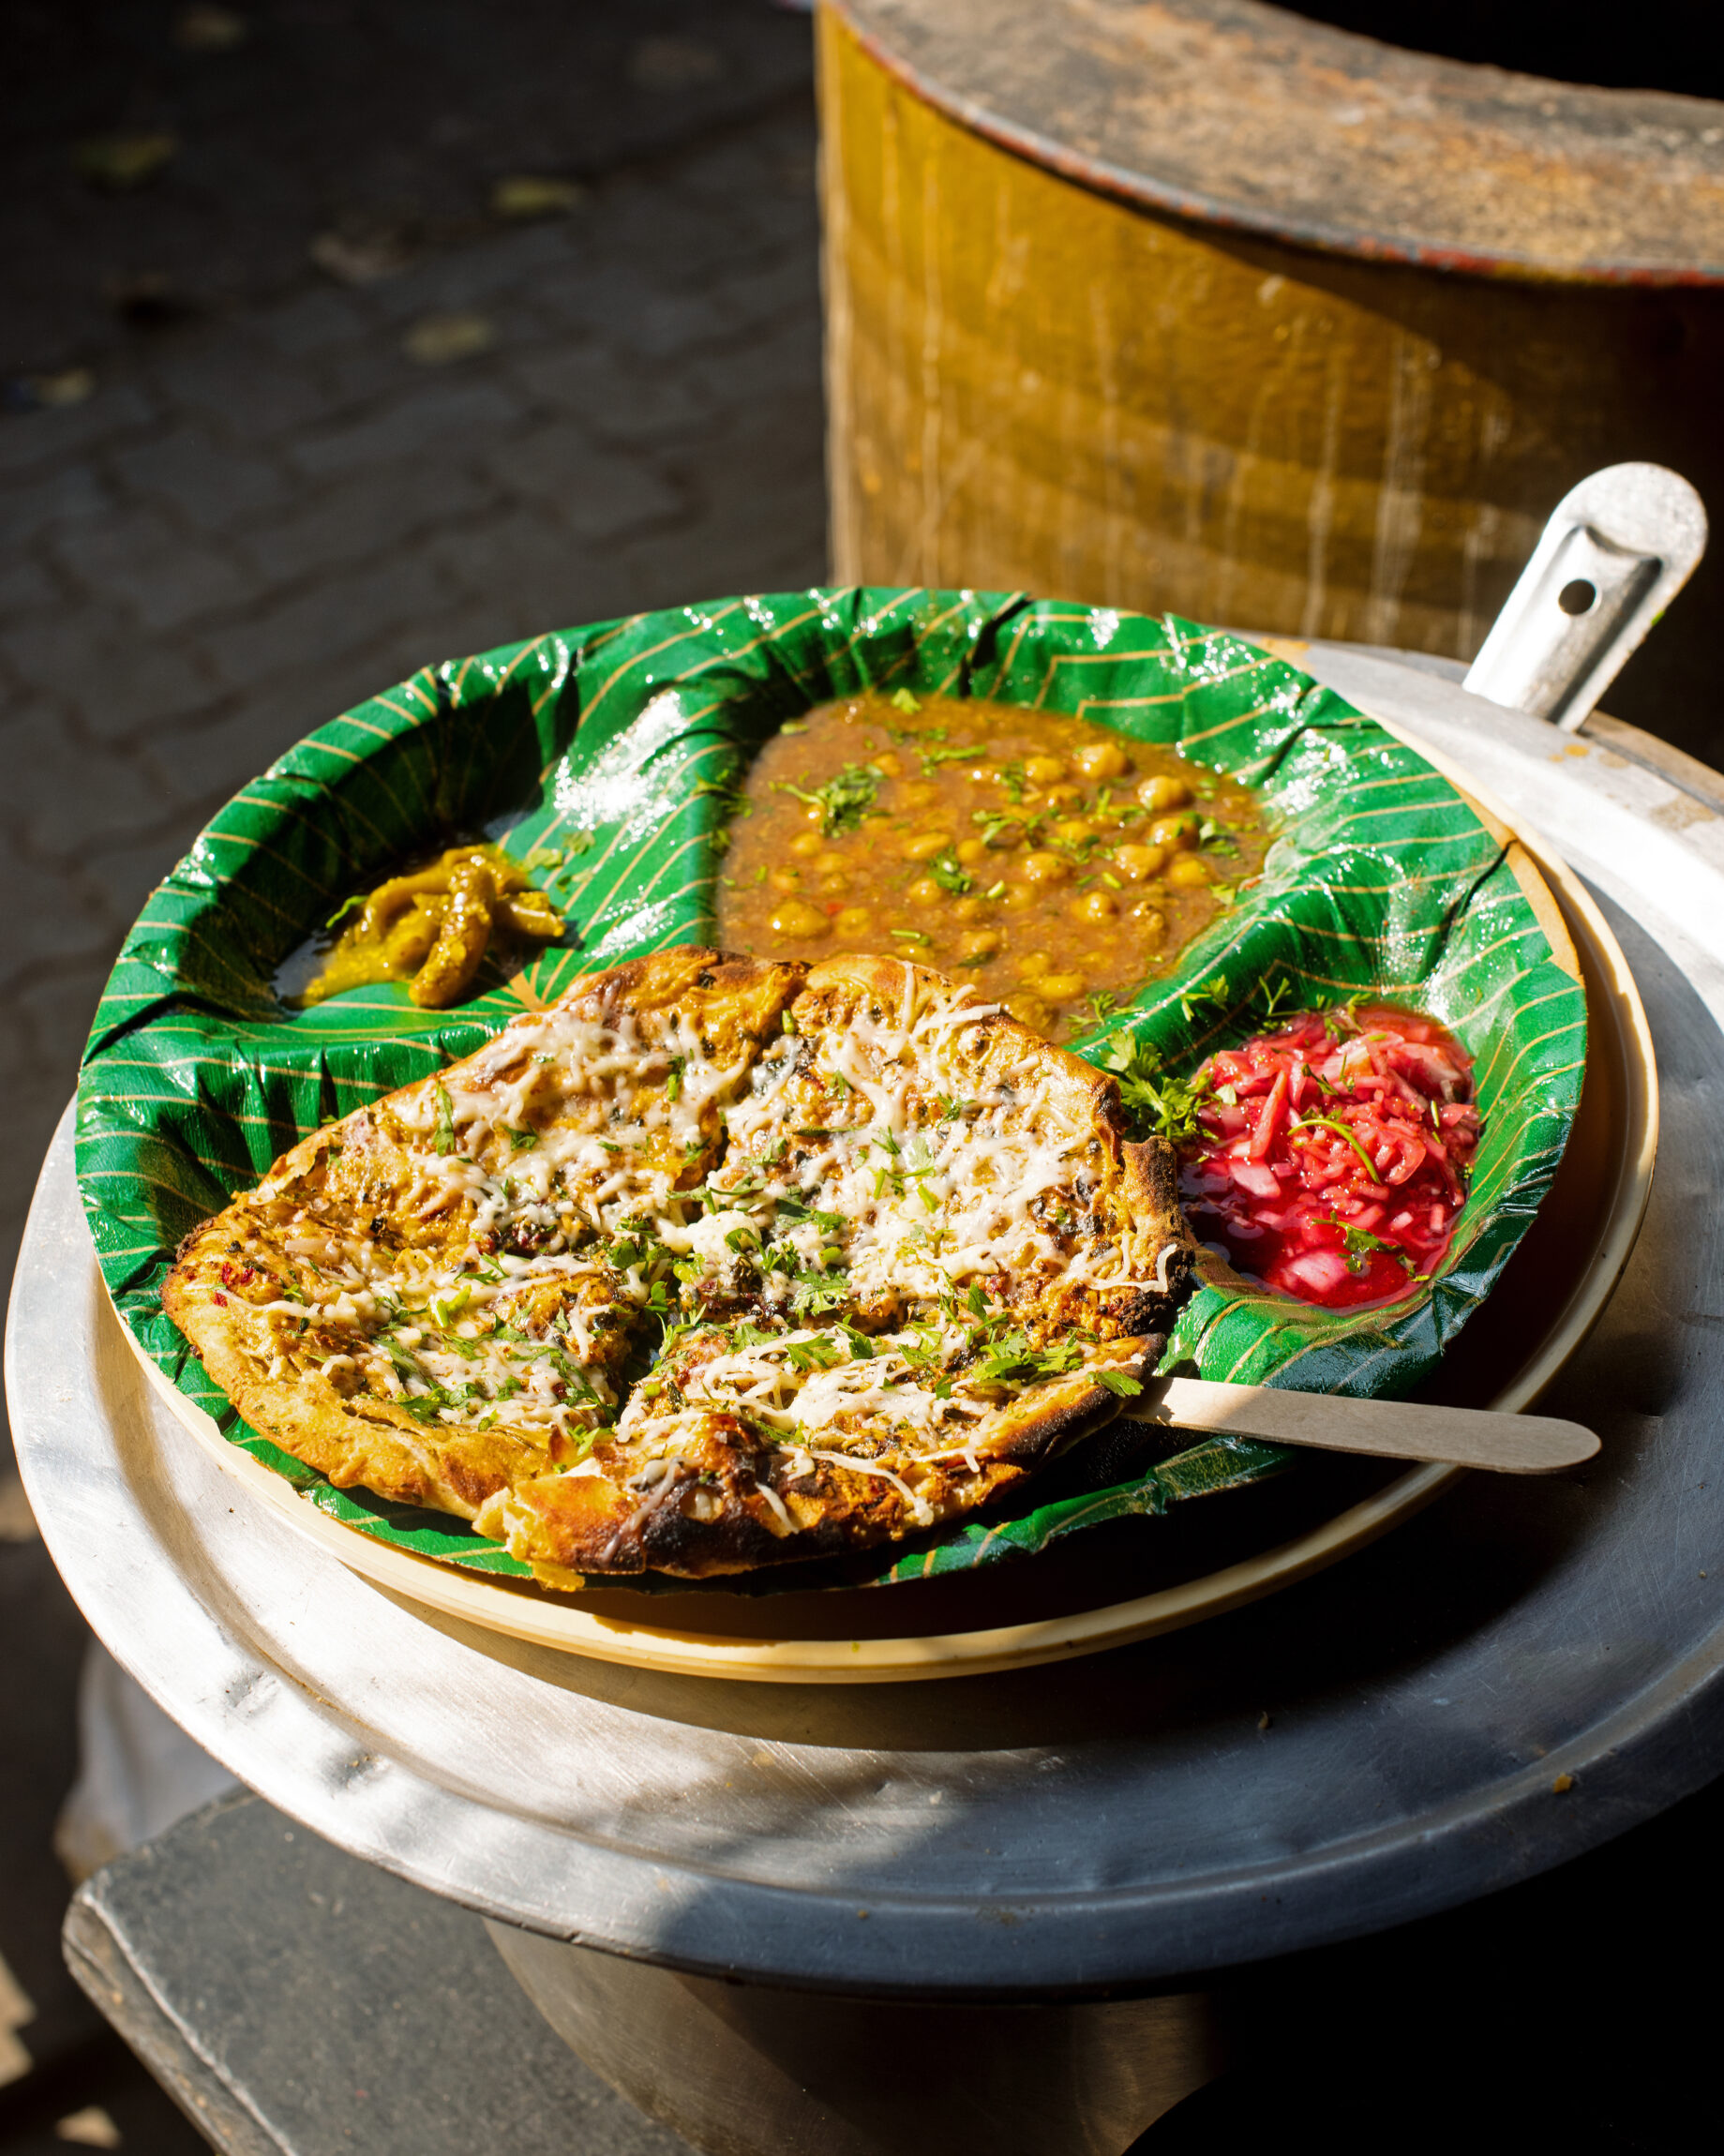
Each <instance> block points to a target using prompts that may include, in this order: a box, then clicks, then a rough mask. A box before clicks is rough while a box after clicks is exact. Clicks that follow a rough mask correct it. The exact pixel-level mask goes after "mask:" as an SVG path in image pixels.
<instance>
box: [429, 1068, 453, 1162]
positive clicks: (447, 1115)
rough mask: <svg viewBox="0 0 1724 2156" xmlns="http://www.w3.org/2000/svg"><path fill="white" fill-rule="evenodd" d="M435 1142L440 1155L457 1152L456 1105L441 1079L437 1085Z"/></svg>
mask: <svg viewBox="0 0 1724 2156" xmlns="http://www.w3.org/2000/svg"><path fill="white" fill-rule="evenodd" d="M433 1142H434V1144H435V1145H436V1147H437V1150H438V1151H439V1152H440V1153H453V1152H454V1150H455V1103H454V1101H453V1100H450V1098H449V1088H448V1087H447V1086H446V1085H443V1084H442V1080H441V1079H440V1080H439V1081H438V1085H437V1136H436V1138H435V1140H434V1141H433Z"/></svg>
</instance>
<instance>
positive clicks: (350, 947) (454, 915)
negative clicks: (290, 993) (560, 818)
mask: <svg viewBox="0 0 1724 2156" xmlns="http://www.w3.org/2000/svg"><path fill="white" fill-rule="evenodd" d="M354 905H357V906H358V908H359V910H358V912H357V914H356V915H354V916H353V917H352V919H350V920H349V921H348V922H347V925H346V926H345V927H343V928H342V930H341V932H340V934H339V935H338V936H337V938H336V940H335V943H334V945H333V946H332V947H331V949H330V951H329V952H328V955H327V956H326V957H325V958H324V960H323V963H322V966H321V967H320V968H319V970H318V972H317V973H316V975H315V976H314V977H313V979H312V980H311V981H309V982H307V985H306V987H305V988H304V989H303V990H301V992H300V994H299V995H298V996H296V997H294V998H293V1000H294V1001H295V1002H297V1003H299V1004H302V1005H308V1004H313V1003H322V1002H323V1001H325V1000H326V999H327V998H328V997H329V996H339V995H341V994H343V993H344V992H345V991H346V990H348V989H350V988H368V987H370V986H371V985H372V984H373V983H375V982H377V981H409V982H410V983H411V985H410V987H409V989H408V994H409V995H410V996H412V1000H413V1001H414V1002H415V1003H416V1004H418V1005H419V1007H420V1008H421V1009H422V1010H425V1011H446V1010H447V1009H448V1008H449V1006H450V1005H451V1004H453V1003H457V1002H458V1001H459V1000H460V998H461V997H462V996H464V995H465V994H466V993H467V991H468V990H469V989H470V988H471V987H472V982H473V978H474V976H475V975H476V974H477V972H478V970H479V966H480V964H481V962H482V961H483V960H484V957H485V954H486V952H487V951H488V950H489V949H490V947H491V942H492V939H493V937H495V936H504V937H507V938H508V939H510V940H511V941H513V942H517V943H522V942H539V943H553V942H555V941H556V939H557V938H558V937H559V936H562V933H563V926H564V924H563V921H562V915H561V914H559V913H558V912H557V910H556V908H555V907H554V906H552V905H551V903H550V901H549V900H548V899H547V897H546V895H545V893H544V892H543V891H540V890H539V889H538V888H537V886H536V885H534V884H533V883H532V882H530V881H529V880H528V877H527V876H526V875H525V873H524V872H523V871H522V869H521V868H520V867H519V866H518V865H517V863H516V862H514V861H511V860H510V859H509V857H508V856H507V854H505V853H503V852H502V849H501V848H500V847H498V846H450V847H449V848H448V849H447V850H446V851H445V852H444V853H443V854H442V855H441V856H440V857H439V859H438V860H436V861H433V862H431V863H430V865H429V866H428V867H426V868H421V869H415V870H413V871H412V873H410V874H408V875H404V876H391V877H389V879H388V880H387V881H386V882H384V883H380V884H379V885H378V886H377V888H376V890H375V891H370V892H368V893H367V894H365V896H364V897H363V898H359V899H354V900H350V901H349V908H351V907H352V906H354ZM345 910H348V909H344V911H345ZM339 918H340V917H339V916H337V919H339Z"/></svg>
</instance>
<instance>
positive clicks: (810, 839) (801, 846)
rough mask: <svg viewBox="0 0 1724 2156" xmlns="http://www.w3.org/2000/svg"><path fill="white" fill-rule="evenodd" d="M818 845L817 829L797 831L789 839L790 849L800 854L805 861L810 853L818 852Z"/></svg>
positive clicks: (819, 840)
mask: <svg viewBox="0 0 1724 2156" xmlns="http://www.w3.org/2000/svg"><path fill="white" fill-rule="evenodd" d="M820 846H821V839H820V834H819V832H818V831H798V832H797V834H796V836H795V837H794V838H793V839H792V840H791V841H790V851H791V852H792V853H797V854H801V855H802V859H803V860H804V861H806V860H807V859H808V858H809V856H810V855H811V854H817V853H818V852H819V850H820Z"/></svg>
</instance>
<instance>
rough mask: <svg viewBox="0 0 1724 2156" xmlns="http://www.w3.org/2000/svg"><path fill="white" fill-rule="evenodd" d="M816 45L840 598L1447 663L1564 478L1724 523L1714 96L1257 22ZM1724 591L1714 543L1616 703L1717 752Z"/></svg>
mask: <svg viewBox="0 0 1724 2156" xmlns="http://www.w3.org/2000/svg"><path fill="white" fill-rule="evenodd" d="M820 37H821V48H820V49H821V73H820V98H821V115H822V123H823V128H824V143H825V148H824V157H825V234H826V273H825V274H826V304H827V326H828V391H829V406H830V412H831V432H830V460H831V481H832V503H833V508H832V536H833V566H834V573H835V575H836V576H838V577H839V578H840V579H842V580H846V581H848V580H857V581H862V582H869V583H879V584H907V583H922V584H929V585H956V584H968V585H971V586H974V587H976V588H978V589H982V590H1013V589H1019V590H1024V591H1049V592H1057V593H1059V594H1061V595H1062V596H1071V597H1072V598H1078V599H1085V600H1092V601H1096V602H1099V603H1102V604H1106V605H1110V606H1133V607H1147V608H1149V609H1151V610H1153V611H1160V610H1161V609H1162V608H1163V607H1171V608H1172V609H1173V610H1174V611H1175V612H1177V613H1180V614H1184V615H1187V616H1189V617H1191V618H1192V619H1193V620H1196V621H1251V622H1253V623H1255V624H1256V625H1257V626H1258V627H1260V628H1265V629H1271V630H1279V631H1283V632H1287V633H1290V634H1293V635H1297V636H1306V637H1312V636H1325V637H1357V638H1360V639H1363V640H1365V641H1368V642H1372V643H1384V644H1397V645H1402V646H1406V647H1412V648H1415V649H1418V650H1422V651H1433V652H1441V653H1446V654H1447V655H1450V656H1453V657H1458V658H1463V659H1465V658H1471V657H1472V655H1473V654H1474V652H1475V651H1477V648H1478V644H1479V641H1480V639H1481V638H1482V637H1483V636H1484V634H1485V631H1486V630H1487V628H1488V627H1489V626H1490V623H1491V621H1492V617H1493V616H1494V615H1495V613H1496V611H1497V609H1498V607H1499V606H1501V605H1502V603H1503V600H1504V598H1505V596H1506V594H1507V591H1508V588H1509V586H1510V584H1511V583H1512V582H1513V581H1514V578H1515V576H1516V573H1517V572H1518V570H1519V569H1520V567H1521V565H1522V562H1523V561H1525V560H1526V558H1527V556H1528V554H1529V553H1530V552H1531V550H1532V546H1533V543H1534V541H1535V539H1536V538H1537V532H1538V528H1539V526H1540V525H1541V524H1542V523H1543V521H1544V518H1545V516H1546V514H1547V513H1548V511H1549V509H1550V506H1551V504H1552V502H1554V501H1556V500H1557V499H1558V498H1559V497H1560V496H1561V495H1562V494H1564V493H1565V491H1566V490H1567V488H1568V487H1570V486H1572V485H1573V483H1574V482H1575V481H1576V480H1578V479H1580V478H1581V477H1582V474H1584V473H1585V472H1589V471H1591V470H1593V469H1594V468H1595V467H1597V466H1601V465H1607V464H1612V463H1616V462H1619V461H1624V460H1631V459H1650V460H1652V461H1655V462H1658V463H1663V464H1669V465H1672V466H1674V467H1675V468H1676V469H1677V470H1678V471H1681V472H1685V473H1686V474H1687V477H1688V478H1690V479H1691V480H1692V481H1693V482H1694V483H1695V485H1696V486H1697V487H1699V489H1700V491H1701V494H1702V497H1703V498H1705V499H1706V500H1708V501H1712V502H1717V501H1719V500H1724V420H1721V419H1720V414H1719V408H1718V400H1717V395H1716V383H1717V380H1718V378H1719V375H1720V371H1721V370H1724V287H1721V284H1720V280H1721V279H1724V104H1717V103H1712V102H1709V101H1707V100H1704V99H1701V98H1696V97H1674V96H1670V95H1667V94H1664V93H1662V92H1655V91H1638V90H1636V91H1629V90H1604V89H1589V88H1582V87H1577V86H1574V85H1571V84H1567V83H1559V82H1546V81H1541V80H1538V79H1537V78H1534V77H1531V76H1522V75H1510V74H1507V73H1504V72H1502V71H1501V70H1498V69H1496V68H1486V67H1471V66H1466V65H1462V64H1461V63H1459V62H1455V61H1449V60H1441V59H1433V58H1431V57H1429V56H1426V55H1423V54H1418V53H1413V52H1399V51H1396V50H1394V49H1393V48H1391V47H1388V46H1385V45H1380V44H1377V43H1375V42H1373V41H1372V40H1371V39H1369V38H1365V37H1355V36H1352V35H1350V34H1348V33H1346V32H1343V31H1340V30H1333V29H1329V28H1327V27H1325V26H1323V25H1321V24H1317V23H1312V22H1306V21H1303V20H1302V19H1300V18H1299V17H1297V16H1294V15H1291V14H1288V13H1286V12H1284V11H1283V10H1282V9H1280V8H1277V7H1264V6H1260V5H1256V4H1255V0H1144V4H1141V5H1133V6H1121V5H1099V4H1097V0H1044V4H1043V5H1041V6H1038V7H1022V6H1020V5H1017V4H1016V0H829V4H828V5H827V6H826V7H823V8H822V9H821V32H820ZM1708 594H1709V595H1710V596H1707V595H1708ZM1721 597H1724V556H1720V557H1719V558H1717V559H1716V560H1715V561H1713V562H1711V563H1709V564H1707V565H1705V566H1703V567H1702V570H1701V572H1700V576H1699V578H1698V579H1697V583H1696V594H1695V596H1694V597H1693V598H1692V599H1689V600H1687V601H1685V602H1684V603H1683V604H1681V605H1679V606H1677V608H1676V609H1675V611H1674V613H1673V614H1672V618H1671V621H1670V622H1669V623H1668V624H1667V625H1666V626H1665V628H1664V629H1663V630H1662V631H1661V632H1660V635H1659V636H1658V637H1657V639H1656V640H1655V641H1654V643H1653V645H1652V646H1650V647H1649V648H1648V650H1647V651H1646V652H1645V654H1644V655H1643V656H1642V658H1641V659H1639V660H1638V661H1637V662H1636V664H1635V666H1634V667H1633V669H1632V671H1631V673H1630V675H1629V676H1628V678H1627V681H1625V683H1624V686H1623V689H1622V691H1621V692H1619V694H1618V696H1617V697H1616V704H1615V708H1616V709H1617V710H1618V711H1619V712H1620V713H1621V714H1622V715H1623V716H1625V717H1627V718H1628V719H1630V720H1633V721H1634V722H1636V723H1637V724H1639V725H1641V726H1645V727H1648V728H1650V729H1652V730H1654V731H1656V732H1657V733H1660V734H1662V735H1665V736H1666V737H1667V738H1669V739H1672V740H1676V741H1681V742H1682V743H1683V745H1685V746H1687V747H1689V748H1692V749H1695V750H1696V751H1697V752H1698V753H1702V754H1714V755H1716V753H1717V749H1718V747H1719V745H1720V741H1724V737H1721V736H1720V735H1719V734H1718V732H1717V726H1716V721H1715V720H1714V719H1713V717H1712V716H1711V713H1712V711H1713V710H1714V706H1715V701H1716V699H1715V698H1714V697H1713V696H1712V695H1711V691H1710V669H1711V666H1712V661H1711V657H1710V626H1711V619H1712V617H1713V615H1714V614H1715V613H1716V611H1717V606H1718V605H1719V603H1720V598H1721Z"/></svg>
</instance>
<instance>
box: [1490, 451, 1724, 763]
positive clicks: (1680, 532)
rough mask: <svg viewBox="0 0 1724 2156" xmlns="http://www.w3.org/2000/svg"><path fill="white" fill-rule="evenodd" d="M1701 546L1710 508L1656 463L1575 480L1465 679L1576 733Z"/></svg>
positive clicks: (1495, 700)
mask: <svg viewBox="0 0 1724 2156" xmlns="http://www.w3.org/2000/svg"><path fill="white" fill-rule="evenodd" d="M1705 551H1706V510H1705V504H1704V503H1703V502H1702V501H1701V498H1700V496H1699V495H1698V494H1697V493H1696V492H1695V491H1694V489H1693V487H1690V486H1689V485H1688V482H1687V480H1686V479H1684V478H1683V477H1682V476H1681V474H1680V473H1679V472H1670V471H1667V470H1666V469H1665V467H1664V466H1663V465H1662V464H1612V465H1607V466H1606V468H1605V469H1604V470H1603V471H1602V472H1594V473H1593V474H1592V476H1591V477H1590V478H1589V479H1582V481H1581V483H1580V485H1579V486H1578V487H1570V489H1569V490H1568V492H1567V494H1565V495H1564V496H1563V498H1562V500H1561V501H1560V502H1558V503H1557V505H1556V510H1555V513H1554V514H1553V515H1552V518H1551V521H1550V522H1549V523H1548V524H1547V525H1546V526H1545V528H1544V532H1543V533H1542V535H1541V536H1540V538H1539V541H1538V544H1537V546H1536V547H1535V548H1534V549H1533V558H1532V560H1531V561H1529V562H1528V563H1527V564H1526V567H1525V568H1524V569H1522V572H1521V576H1520V579H1519V581H1518V582H1517V583H1516V585H1515V588H1514V590H1513V591H1511V592H1510V593H1509V594H1508V600H1507V605H1506V606H1504V608H1503V610H1502V612H1501V613H1500V614H1499V615H1498V616H1497V618H1496V620H1495V621H1494V622H1493V623H1492V629H1491V634H1490V635H1489V636H1487V637H1486V638H1485V640H1484V645H1483V648H1482V649H1481V650H1480V651H1479V654H1478V656H1477V658H1476V659H1475V660H1474V661H1473V666H1472V671H1471V672H1470V673H1469V674H1468V675H1467V677H1466V680H1465V681H1464V682H1463V683H1462V686H1463V687H1465V688H1468V689H1470V690H1471V691H1472V692H1473V694H1474V695H1475V696H1488V697H1489V698H1490V700H1491V701H1492V703H1493V704H1506V705H1507V706H1508V707H1509V709H1510V710H1513V711H1530V712H1531V713H1532V714H1533V716H1534V717H1535V718H1537V719H1550V720H1551V721H1552V722H1553V724H1555V725H1556V726H1561V727H1563V728H1564V729H1565V730H1566V731H1567V732H1568V733H1573V732H1574V731H1575V730H1576V729H1577V728H1578V727H1579V726H1581V724H1582V721H1583V720H1584V719H1585V718H1586V716H1587V714H1588V713H1589V712H1590V711H1591V710H1592V708H1593V706H1594V705H1595V704H1596V703H1597V701H1598V698H1599V697H1600V696H1602V695H1603V694H1604V692H1605V690H1606V689H1607V688H1609V686H1610V685H1611V683H1612V681H1614V680H1615V679H1616V676H1617V674H1618V673H1619V672H1620V671H1621V670H1622V667H1623V666H1624V664H1625V662H1626V661H1627V658H1628V656H1629V654H1630V653H1631V652H1633V651H1636V650H1637V649H1638V648H1639V646H1640V645H1641V643H1642V640H1643V639H1644V637H1645V635H1646V632H1647V630H1648V629H1650V628H1651V627H1652V625H1653V623H1654V622H1655V621H1657V619H1658V617H1659V616H1660V615H1661V614H1662V613H1663V611H1664V609H1665V607H1666V606H1669V605H1670V603H1671V601H1672V599H1673V598H1674V597H1675V596H1676V593H1677V592H1678V591H1681V589H1682V587H1683V586H1684V585H1685V584H1686V583H1687V580H1688V578H1689V576H1691V575H1692V574H1693V572H1694V569H1695V566H1696V564H1697V563H1698V562H1699V561H1700V558H1701V556H1702V554H1703V553H1704V552H1705Z"/></svg>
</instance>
